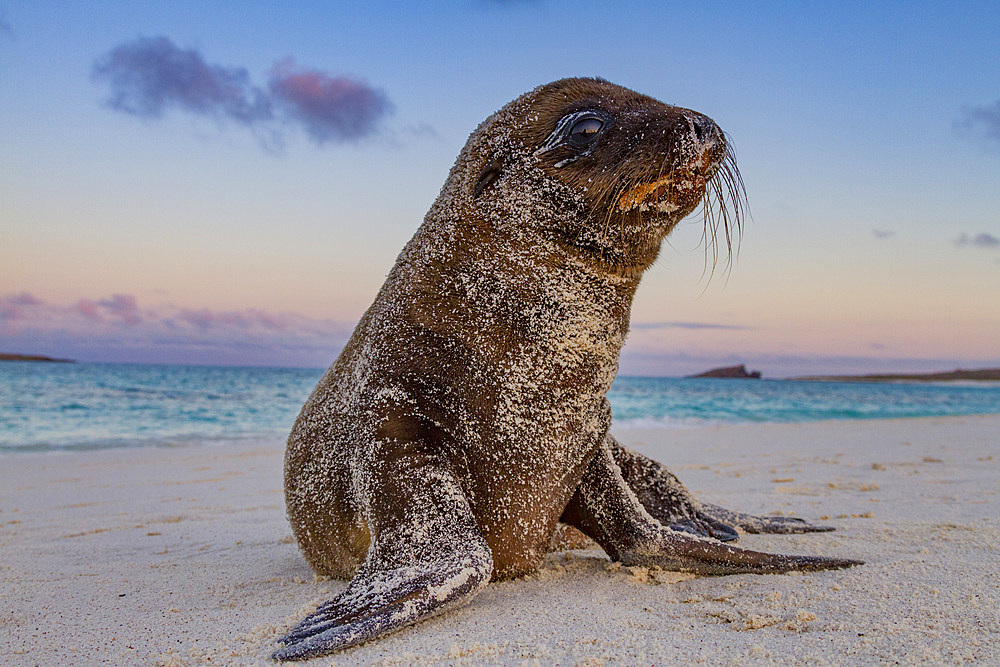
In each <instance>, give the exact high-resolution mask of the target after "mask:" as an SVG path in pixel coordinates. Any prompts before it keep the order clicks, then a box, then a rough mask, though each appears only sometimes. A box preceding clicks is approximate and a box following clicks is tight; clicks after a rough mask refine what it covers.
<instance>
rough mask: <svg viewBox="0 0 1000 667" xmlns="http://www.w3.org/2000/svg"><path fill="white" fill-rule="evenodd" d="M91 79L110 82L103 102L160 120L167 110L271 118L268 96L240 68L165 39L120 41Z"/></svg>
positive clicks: (245, 120) (250, 120)
mask: <svg viewBox="0 0 1000 667" xmlns="http://www.w3.org/2000/svg"><path fill="white" fill-rule="evenodd" d="M93 75H94V78H95V79H98V80H106V81H107V82H108V84H109V85H110V86H111V95H110V97H108V99H107V104H108V106H110V107H111V108H112V109H115V110H116V111H124V112H125V113H130V114H133V115H136V116H143V117H147V118H159V117H160V116H162V115H163V112H164V111H166V110H167V109H170V108H178V109H181V110H183V111H187V112H190V113H196V114H205V115H214V116H220V117H225V118H230V119H232V120H236V121H240V122H242V123H254V122H259V121H266V120H271V119H272V118H273V117H274V114H273V112H272V111H271V105H270V100H268V99H267V97H266V96H265V95H264V94H263V93H262V92H261V91H260V90H258V89H256V88H254V87H253V86H251V85H250V75H249V74H248V73H247V71H246V70H245V69H243V68H226V67H221V66H219V65H209V64H208V63H206V62H205V60H204V58H202V57H201V54H200V53H198V52H197V51H195V50H194V49H189V50H186V51H185V50H183V49H179V48H177V47H176V46H175V45H174V43H173V42H171V41H170V40H169V39H167V38H166V37H148V38H142V39H137V40H136V41H134V42H129V43H127V44H122V45H120V46H118V47H116V48H114V49H113V50H111V51H110V52H109V53H108V54H106V55H105V56H104V57H103V58H101V59H100V60H99V61H98V62H97V63H96V64H95V65H94V71H93Z"/></svg>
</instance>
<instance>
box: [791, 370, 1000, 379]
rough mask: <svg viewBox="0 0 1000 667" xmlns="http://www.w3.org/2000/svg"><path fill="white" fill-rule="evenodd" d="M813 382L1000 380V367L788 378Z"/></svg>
mask: <svg viewBox="0 0 1000 667" xmlns="http://www.w3.org/2000/svg"><path fill="white" fill-rule="evenodd" d="M788 379H789V380H811V381H813V382H954V381H961V380H972V381H1000V368H980V369H978V370H963V369H961V368H959V369H956V370H953V371H945V372H943V373H874V374H871V375H810V376H803V377H794V378H788Z"/></svg>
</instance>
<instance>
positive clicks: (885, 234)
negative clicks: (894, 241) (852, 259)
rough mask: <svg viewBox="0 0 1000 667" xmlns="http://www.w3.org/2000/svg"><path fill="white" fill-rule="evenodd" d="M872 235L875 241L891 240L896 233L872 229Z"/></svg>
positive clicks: (889, 230) (888, 230)
mask: <svg viewBox="0 0 1000 667" xmlns="http://www.w3.org/2000/svg"><path fill="white" fill-rule="evenodd" d="M872 234H874V235H875V238H877V239H891V238H892V237H893V236H895V235H896V232H894V231H893V230H891V229H873V230H872Z"/></svg>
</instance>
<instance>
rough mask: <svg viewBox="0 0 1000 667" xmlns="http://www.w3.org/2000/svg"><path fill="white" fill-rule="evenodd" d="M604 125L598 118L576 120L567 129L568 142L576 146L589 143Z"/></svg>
mask: <svg viewBox="0 0 1000 667" xmlns="http://www.w3.org/2000/svg"><path fill="white" fill-rule="evenodd" d="M602 127H604V122H603V121H602V120H600V119H598V118H594V117H590V118H583V119H581V120H578V121H576V124H575V125H573V127H571V128H570V130H569V136H568V137H567V138H568V139H569V143H570V144H572V145H573V146H575V147H577V148H583V147H584V146H586V145H588V144H590V142H592V141H593V140H594V139H596V138H597V135H598V134H599V133H600V131H601V128H602Z"/></svg>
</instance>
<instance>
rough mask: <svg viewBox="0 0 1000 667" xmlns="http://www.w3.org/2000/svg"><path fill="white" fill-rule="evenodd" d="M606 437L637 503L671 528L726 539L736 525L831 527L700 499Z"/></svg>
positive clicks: (755, 529) (799, 529)
mask: <svg viewBox="0 0 1000 667" xmlns="http://www.w3.org/2000/svg"><path fill="white" fill-rule="evenodd" d="M607 438H608V445H609V447H610V449H611V452H612V454H613V455H614V458H615V462H616V463H617V464H618V466H619V467H620V468H621V471H622V476H623V477H624V479H625V481H626V482H627V483H628V485H629V486H630V487H631V488H632V490H633V491H634V492H635V495H636V496H637V497H638V498H639V502H641V503H642V506H643V507H645V508H646V511H647V512H649V514H650V515H651V516H652V517H653V518H655V519H657V520H658V521H660V523H662V524H664V525H666V526H670V527H671V528H673V529H674V530H681V531H685V532H689V533H693V534H696V535H702V536H704V537H714V538H715V539H717V540H720V541H722V542H729V541H734V540H736V539H737V538H738V537H739V533H737V532H736V529H737V528H738V529H740V530H742V531H743V532H746V533H781V534H792V533H825V532H829V531H831V530H833V529H834V528H833V527H832V526H823V525H817V524H813V523H809V522H807V521H805V520H803V519H798V518H793V517H782V516H755V515H753V514H744V513H743V512H734V511H733V510H730V509H726V508H725V507H720V506H718V505H711V504H709V503H702V502H699V501H698V500H697V499H696V498H695V497H694V496H693V495H692V494H691V492H690V491H688V489H687V487H685V486H684V484H683V483H682V482H681V481H680V480H679V479H678V478H677V476H676V475H674V474H673V473H672V472H670V471H669V470H668V469H667V468H666V466H664V465H663V464H662V463H660V462H659V461H655V460H653V459H651V458H649V457H648V456H643V455H642V454H640V453H638V452H635V451H632V450H631V449H628V448H627V447H624V446H623V445H622V444H621V443H619V442H618V441H617V440H615V439H614V438H613V437H612V436H611V435H610V434H609V435H608V436H607Z"/></svg>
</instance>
